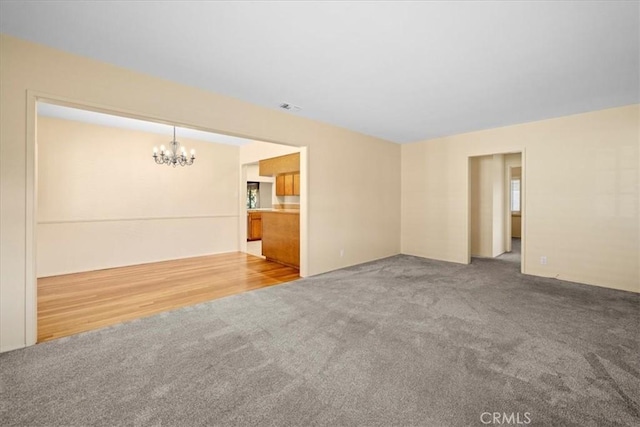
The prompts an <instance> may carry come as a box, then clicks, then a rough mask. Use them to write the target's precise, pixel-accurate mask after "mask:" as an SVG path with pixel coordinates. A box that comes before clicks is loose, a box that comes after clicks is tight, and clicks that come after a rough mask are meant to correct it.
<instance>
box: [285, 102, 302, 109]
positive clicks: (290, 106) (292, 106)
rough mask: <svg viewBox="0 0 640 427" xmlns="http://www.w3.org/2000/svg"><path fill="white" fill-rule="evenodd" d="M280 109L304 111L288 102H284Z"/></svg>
mask: <svg viewBox="0 0 640 427" xmlns="http://www.w3.org/2000/svg"><path fill="white" fill-rule="evenodd" d="M280 108H282V109H284V110H289V111H300V110H302V107H299V106H297V105H294V104H289V103H288V102H283V103H282V104H280Z"/></svg>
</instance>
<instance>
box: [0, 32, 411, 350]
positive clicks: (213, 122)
mask: <svg viewBox="0 0 640 427" xmlns="http://www.w3.org/2000/svg"><path fill="white" fill-rule="evenodd" d="M0 86H1V88H2V97H1V99H0V111H1V112H2V114H1V116H0V153H1V156H0V157H1V158H0V175H1V183H0V190H1V193H0V197H1V199H0V202H1V218H0V232H1V233H2V240H1V243H0V267H1V268H0V270H1V272H0V299H1V300H0V351H7V350H10V349H14V348H19V347H23V346H25V345H29V344H33V343H34V342H35V330H36V326H35V323H36V322H35V320H36V317H35V301H36V295H35V283H34V280H33V278H34V277H35V264H34V263H33V262H32V260H33V259H34V257H33V256H32V254H33V252H35V239H34V237H35V234H34V231H35V230H33V228H32V227H31V226H30V224H31V222H30V219H31V218H33V217H34V212H35V206H34V205H33V202H34V200H35V199H36V198H35V197H34V188H35V185H34V184H35V183H34V176H35V173H34V172H35V164H34V162H33V159H34V158H35V157H34V155H33V141H35V136H34V135H33V131H34V123H35V96H36V95H38V96H43V97H47V98H53V99H58V100H62V101H67V103H68V104H70V105H72V106H73V105H82V106H89V107H92V108H94V109H96V110H100V111H105V112H109V111H117V112H120V113H124V114H126V115H129V116H131V117H134V118H151V119H154V120H159V121H164V122H168V123H176V124H178V125H183V126H187V127H192V128H196V129H202V130H211V131H217V132H221V133H226V134H230V135H235V136H242V137H246V138H251V139H257V140H264V141H270V142H280V143H284V144H288V145H294V146H306V147H308V151H307V152H308V159H309V160H308V165H309V166H308V182H307V184H306V185H308V206H309V215H308V224H305V225H303V226H304V227H307V228H308V254H307V253H303V254H302V256H303V258H308V265H307V274H318V273H322V272H325V271H329V270H333V269H337V268H340V267H344V266H348V265H353V264H358V263H361V262H365V261H370V260H373V259H377V258H383V257H386V256H390V255H394V254H397V253H399V252H400V238H399V236H400V192H399V191H398V190H399V188H400V147H399V146H398V145H396V144H393V143H390V142H387V141H384V140H380V139H377V138H373V137H370V136H366V135H363V134H359V133H356V132H352V131H349V130H346V129H342V128H338V127H335V126H330V125H327V124H324V123H320V122H316V121H312V120H308V119H305V118H301V117H297V116H295V115H294V114H291V113H288V112H284V111H279V110H277V108H276V107H275V106H274V108H273V109H270V108H263V107H259V106H256V105H252V104H249V103H246V102H243V101H239V100H237V99H233V98H229V97H225V96H222V95H218V94H215V93H211V92H206V91H203V90H200V89H196V88H193V87H189V86H184V85H180V84H177V83H173V82H169V81H166V80H163V79H160V78H155V77H150V76H148V75H144V74H141V73H136V72H133V71H129V70H126V69H123V68H119V67H115V66H112V65H108V64H105V63H101V62H98V61H94V60H91V59H88V58H83V57H80V56H76V55H72V54H68V53H64V52H61V51H58V50H55V49H51V48H47V47H44V46H41V45H37V44H33V43H30V42H26V41H23V40H19V39H16V38H13V37H8V36H5V35H2V36H0ZM336 153H339V155H336ZM372 200H375V201H376V206H375V209H372V208H371V205H370V203H371V201H372ZM301 220H302V218H301ZM301 227H302V226H301ZM240 228H242V227H240ZM341 249H344V256H343V257H341V256H340V250H341Z"/></svg>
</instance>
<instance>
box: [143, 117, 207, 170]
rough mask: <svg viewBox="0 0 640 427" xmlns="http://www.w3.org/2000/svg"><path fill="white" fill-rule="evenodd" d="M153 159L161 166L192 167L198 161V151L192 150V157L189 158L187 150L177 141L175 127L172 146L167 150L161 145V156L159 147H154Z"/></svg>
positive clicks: (174, 128)
mask: <svg viewBox="0 0 640 427" xmlns="http://www.w3.org/2000/svg"><path fill="white" fill-rule="evenodd" d="M153 159H154V160H155V161H156V163H157V164H159V165H167V166H173V167H174V168H175V167H176V166H178V165H180V166H191V165H192V164H193V161H194V160H195V159H196V150H191V156H188V157H187V150H185V148H184V147H183V146H181V145H180V143H179V142H178V141H176V127H175V126H174V127H173V141H171V146H170V147H169V148H165V146H164V145H161V146H160V153H159V154H158V147H153Z"/></svg>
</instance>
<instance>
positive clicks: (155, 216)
mask: <svg viewBox="0 0 640 427" xmlns="http://www.w3.org/2000/svg"><path fill="white" fill-rule="evenodd" d="M37 126H38V229H37V232H38V233H37V238H38V262H37V268H38V277H44V276H52V275H57V274H64V273H75V272H80V271H89V270H97V269H103V268H110V267H118V266H124V265H134V264H141V263H145V262H152V261H162V260H167V259H177V258H186V257H192V256H198V255H207V254H213V253H220V252H231V251H237V250H238V240H237V232H236V229H237V227H238V215H239V213H238V209H237V198H238V188H237V185H238V174H239V171H238V168H237V164H238V155H239V148H238V147H236V146H231V145H223V144H214V143H210V142H203V141H194V140H190V139H187V138H180V137H179V135H178V140H179V141H180V143H181V144H182V145H183V146H185V147H186V148H187V149H189V150H190V149H192V148H193V149H195V150H196V151H197V159H196V162H195V163H194V165H193V166H189V167H177V168H172V167H167V166H164V165H162V166H161V165H157V164H155V163H154V161H153V159H152V157H151V150H152V148H153V147H154V146H160V145H165V146H168V145H169V144H168V142H169V141H170V140H171V135H170V134H167V135H164V136H163V135H158V134H154V133H147V132H140V131H133V130H126V129H117V128H111V127H105V126H98V125H92V124H87V123H79V122H75V121H69V120H61V119H55V118H49V117H38V123H37Z"/></svg>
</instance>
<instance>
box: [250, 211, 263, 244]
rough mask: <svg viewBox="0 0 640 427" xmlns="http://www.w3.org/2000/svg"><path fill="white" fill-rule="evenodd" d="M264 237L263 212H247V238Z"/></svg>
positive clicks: (258, 238)
mask: <svg viewBox="0 0 640 427" xmlns="http://www.w3.org/2000/svg"><path fill="white" fill-rule="evenodd" d="M260 239H262V213H261V212H248V213H247V240H260Z"/></svg>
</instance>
